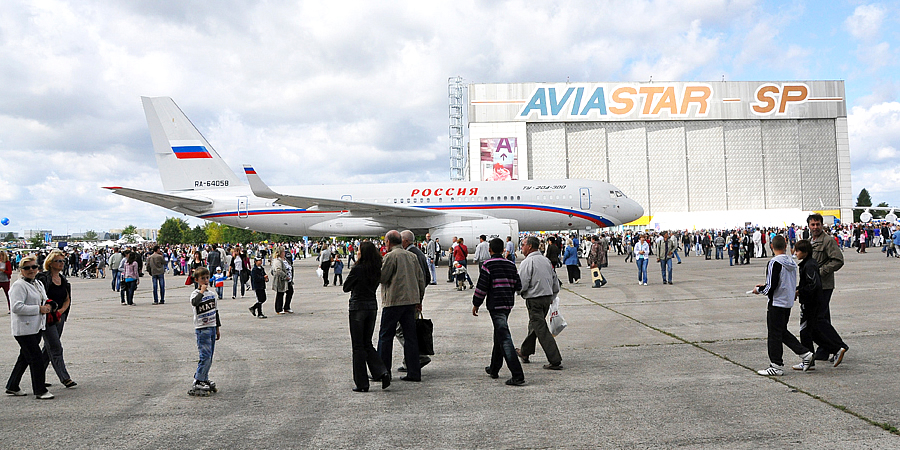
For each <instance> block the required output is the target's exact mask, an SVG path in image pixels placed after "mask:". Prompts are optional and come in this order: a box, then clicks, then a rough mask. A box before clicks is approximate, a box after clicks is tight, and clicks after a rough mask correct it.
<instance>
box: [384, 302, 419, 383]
mask: <svg viewBox="0 0 900 450" xmlns="http://www.w3.org/2000/svg"><path fill="white" fill-rule="evenodd" d="M397 323H399V324H400V328H402V330H403V337H404V338H405V339H406V341H405V342H404V344H403V360H404V362H405V363H406V364H405V366H406V371H407V372H406V376H408V377H409V378H411V379H414V380H418V379H421V378H422V368H421V366H420V365H419V338H418V335H417V334H416V305H403V306H388V307H386V308H383V309H382V310H381V329H380V330H379V331H378V355H379V356H381V362H382V363H384V367H385V368H386V369H387V371H388V373H390V371H391V359H392V357H393V351H394V335H395V334H397Z"/></svg>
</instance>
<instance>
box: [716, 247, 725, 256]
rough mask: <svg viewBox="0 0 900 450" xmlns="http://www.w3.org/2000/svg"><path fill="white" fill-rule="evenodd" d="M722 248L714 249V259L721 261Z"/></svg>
mask: <svg viewBox="0 0 900 450" xmlns="http://www.w3.org/2000/svg"><path fill="white" fill-rule="evenodd" d="M723 248H724V247H716V259H723V256H722V255H723V252H722V250H723Z"/></svg>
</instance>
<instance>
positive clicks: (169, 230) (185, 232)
mask: <svg viewBox="0 0 900 450" xmlns="http://www.w3.org/2000/svg"><path fill="white" fill-rule="evenodd" d="M297 240H299V239H298V238H297V237H296V236H288V235H284V234H275V233H263V232H260V231H253V230H246V229H243V228H238V227H233V226H230V225H223V224H220V223H216V222H207V223H206V224H205V225H203V226H202V227H201V226H200V225H197V226H195V227H194V228H191V226H190V225H189V224H188V223H187V221H186V220H184V219H180V218H178V217H169V218H166V221H165V222H163V224H162V226H161V227H160V228H159V233H158V234H157V235H156V242H158V243H159V244H162V245H170V244H192V245H198V244H247V243H249V242H260V241H269V242H294V241H297Z"/></svg>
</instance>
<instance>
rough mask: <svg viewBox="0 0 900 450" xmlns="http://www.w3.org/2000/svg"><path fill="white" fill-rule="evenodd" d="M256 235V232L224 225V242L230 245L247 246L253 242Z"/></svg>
mask: <svg viewBox="0 0 900 450" xmlns="http://www.w3.org/2000/svg"><path fill="white" fill-rule="evenodd" d="M255 233H256V232H255V231H251V230H246V229H244V228H238V227H232V226H230V225H222V242H227V243H229V244H246V243H248V242H253V240H254V237H253V236H254V234H255Z"/></svg>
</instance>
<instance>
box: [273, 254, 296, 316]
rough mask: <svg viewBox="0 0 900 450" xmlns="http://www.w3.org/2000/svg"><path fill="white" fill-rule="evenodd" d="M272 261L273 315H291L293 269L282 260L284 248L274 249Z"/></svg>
mask: <svg viewBox="0 0 900 450" xmlns="http://www.w3.org/2000/svg"><path fill="white" fill-rule="evenodd" d="M273 256H274V258H273V259H272V277H273V279H274V282H273V283H272V287H273V288H275V314H284V313H293V312H294V311H293V310H292V309H291V298H293V297H294V282H293V275H294V274H293V269H292V268H291V265H290V264H289V263H288V262H287V260H285V258H284V247H282V246H278V247H276V248H275V252H274V255H273Z"/></svg>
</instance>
